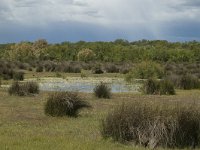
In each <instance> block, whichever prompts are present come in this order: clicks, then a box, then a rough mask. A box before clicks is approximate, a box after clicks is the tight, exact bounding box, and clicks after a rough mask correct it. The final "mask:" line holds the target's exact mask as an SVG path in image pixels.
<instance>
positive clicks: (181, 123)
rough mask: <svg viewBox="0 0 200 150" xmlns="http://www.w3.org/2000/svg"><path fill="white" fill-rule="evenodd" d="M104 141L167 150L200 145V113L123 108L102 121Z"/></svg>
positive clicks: (190, 108) (184, 108)
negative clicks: (110, 140)
mask: <svg viewBox="0 0 200 150" xmlns="http://www.w3.org/2000/svg"><path fill="white" fill-rule="evenodd" d="M101 133H102V136H103V137H104V138H109V137H111V138H113V139H114V140H115V141H119V142H122V143H127V142H132V143H133V144H135V145H140V146H144V147H149V148H151V149H154V148H156V147H163V148H189V147H193V148H194V147H195V146H199V145H200V109H199V106H196V105H182V104H179V105H172V104H169V103H168V104H156V103H150V102H149V103H148V102H145V103H142V102H141V101H138V102H134V103H133V104H126V105H125V104H123V105H121V106H119V107H117V108H115V109H114V111H112V112H110V113H109V114H108V115H107V116H106V118H105V119H103V120H102V128H101Z"/></svg>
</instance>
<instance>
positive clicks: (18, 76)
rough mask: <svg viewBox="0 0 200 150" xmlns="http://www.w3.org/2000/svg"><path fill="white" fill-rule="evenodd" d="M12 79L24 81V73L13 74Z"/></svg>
mask: <svg viewBox="0 0 200 150" xmlns="http://www.w3.org/2000/svg"><path fill="white" fill-rule="evenodd" d="M13 79H14V80H20V81H22V80H24V72H14V73H13Z"/></svg>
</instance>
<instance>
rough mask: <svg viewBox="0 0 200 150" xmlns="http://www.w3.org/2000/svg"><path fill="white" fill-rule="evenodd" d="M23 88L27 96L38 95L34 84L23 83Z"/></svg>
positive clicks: (36, 86) (36, 84) (37, 87)
mask: <svg viewBox="0 0 200 150" xmlns="http://www.w3.org/2000/svg"><path fill="white" fill-rule="evenodd" d="M24 86H25V88H26V89H27V94H38V93H39V85H38V83H36V82H33V81H31V82H26V83H24Z"/></svg>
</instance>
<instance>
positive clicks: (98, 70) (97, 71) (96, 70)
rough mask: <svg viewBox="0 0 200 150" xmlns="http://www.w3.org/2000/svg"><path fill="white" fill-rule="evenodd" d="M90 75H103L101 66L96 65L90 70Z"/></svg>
mask: <svg viewBox="0 0 200 150" xmlns="http://www.w3.org/2000/svg"><path fill="white" fill-rule="evenodd" d="M92 73H94V74H103V73H104V71H103V70H102V67H101V65H96V66H95V67H93V68H92Z"/></svg>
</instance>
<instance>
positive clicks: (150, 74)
mask: <svg viewBox="0 0 200 150" xmlns="http://www.w3.org/2000/svg"><path fill="white" fill-rule="evenodd" d="M163 76H164V69H163V68H162V66H161V65H160V64H158V63H155V62H152V61H145V62H141V63H140V64H138V65H136V66H135V68H133V70H132V71H130V72H129V73H128V74H127V76H126V80H127V81H131V80H132V79H134V78H137V79H148V78H162V77H163Z"/></svg>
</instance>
